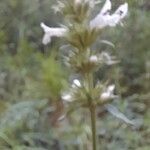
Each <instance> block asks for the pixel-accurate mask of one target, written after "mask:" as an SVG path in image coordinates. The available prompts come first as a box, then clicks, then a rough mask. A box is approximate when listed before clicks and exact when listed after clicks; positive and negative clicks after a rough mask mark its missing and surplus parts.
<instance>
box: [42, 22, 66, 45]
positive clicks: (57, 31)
mask: <svg viewBox="0 0 150 150" xmlns="http://www.w3.org/2000/svg"><path fill="white" fill-rule="evenodd" d="M41 27H42V28H43V30H44V32H45V35H44V37H43V44H45V45H46V44H48V43H49V42H51V37H53V36H56V37H63V36H64V35H65V33H66V32H67V29H65V28H50V27H48V26H47V25H45V24H44V23H43V22H42V23H41Z"/></svg>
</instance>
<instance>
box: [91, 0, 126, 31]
mask: <svg viewBox="0 0 150 150" xmlns="http://www.w3.org/2000/svg"><path fill="white" fill-rule="evenodd" d="M110 10H111V2H110V0H106V2H105V4H104V6H103V8H102V10H101V11H100V13H99V14H98V15H97V16H96V17H95V18H94V19H93V20H91V22H90V26H91V28H95V27H96V28H100V29H101V28H104V27H106V26H111V27H114V26H116V25H117V24H119V23H121V21H122V19H123V18H124V17H125V16H126V15H127V12H128V4H127V3H125V4H123V5H120V6H119V8H118V9H117V10H116V11H115V13H114V14H112V15H110Z"/></svg>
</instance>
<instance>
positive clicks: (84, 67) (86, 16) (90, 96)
mask: <svg viewBox="0 0 150 150" xmlns="http://www.w3.org/2000/svg"><path fill="white" fill-rule="evenodd" d="M98 2H99V1H96V0H63V1H58V4H57V5H56V6H54V7H53V8H54V10H55V12H60V13H61V14H62V15H63V16H64V18H65V21H66V22H65V23H66V25H65V26H64V25H63V26H62V27H57V28H54V27H48V26H47V25H45V24H44V23H43V22H42V23H41V27H42V28H43V30H44V32H45V34H44V37H43V44H45V45H46V44H48V43H49V42H51V38H52V37H54V36H55V37H63V38H64V39H65V40H66V41H67V42H68V44H69V45H71V46H72V48H71V50H70V51H69V52H68V56H67V57H65V58H66V59H65V63H66V64H67V66H68V67H70V69H71V70H72V73H73V74H77V75H78V76H79V79H74V80H73V81H72V84H71V86H70V89H68V90H67V91H66V92H65V91H63V92H62V100H63V101H64V103H66V102H67V103H70V104H72V105H73V106H75V104H78V106H80V107H85V108H87V109H88V110H89V111H90V114H91V129H92V142H93V150H96V149H97V144H96V139H97V137H96V107H97V106H98V105H100V106H102V107H106V109H108V111H109V112H110V113H112V114H113V115H115V116H116V117H118V118H120V119H122V120H124V121H125V122H126V123H130V124H133V122H132V121H130V120H129V119H128V118H126V117H125V116H124V115H123V114H122V113H120V112H119V111H118V110H117V109H116V108H114V107H113V106H112V105H110V104H108V103H110V102H111V100H112V99H115V98H118V96H117V95H115V94H114V89H115V85H114V84H110V85H109V84H108V82H105V83H102V82H100V81H95V79H94V73H95V72H96V71H97V70H98V69H99V68H100V67H101V66H102V65H113V64H116V63H118V61H117V60H116V58H115V57H114V56H110V55H109V54H108V53H106V52H101V53H96V52H95V51H93V50H92V49H91V45H92V44H93V43H94V42H95V41H96V39H97V37H98V36H99V35H100V33H101V32H102V30H103V29H104V28H105V27H115V26H116V25H118V24H122V20H123V19H124V18H125V16H126V15H127V12H128V4H127V3H124V4H122V5H120V6H119V7H118V9H117V10H116V11H115V12H114V13H112V14H111V13H110V11H111V1H110V0H106V2H105V4H104V6H103V7H102V9H101V11H100V12H99V13H98V15H96V17H94V18H93V19H90V17H91V12H92V10H93V9H94V7H95V5H96V4H97V3H98ZM67 106H68V105H67ZM68 107H69V106H68Z"/></svg>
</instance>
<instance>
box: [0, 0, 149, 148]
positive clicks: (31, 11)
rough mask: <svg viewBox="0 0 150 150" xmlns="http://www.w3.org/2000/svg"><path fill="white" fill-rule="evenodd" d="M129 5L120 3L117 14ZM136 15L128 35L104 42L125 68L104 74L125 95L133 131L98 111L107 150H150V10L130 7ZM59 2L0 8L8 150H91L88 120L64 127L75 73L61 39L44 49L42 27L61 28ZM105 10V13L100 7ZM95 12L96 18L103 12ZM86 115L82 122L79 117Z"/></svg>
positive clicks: (16, 0) (139, 4) (0, 120)
mask: <svg viewBox="0 0 150 150" xmlns="http://www.w3.org/2000/svg"><path fill="white" fill-rule="evenodd" d="M121 2H123V0H122V1H120V0H116V1H115V4H116V6H115V5H114V6H113V7H114V8H115V7H117V5H118V3H119V4H120V3H121ZM128 2H129V8H130V12H129V15H128V18H127V19H126V20H125V22H124V27H120V26H118V27H116V28H113V29H108V30H106V32H105V33H104V34H103V35H102V36H101V37H100V39H103V40H109V41H111V42H112V43H113V44H114V45H115V47H110V46H106V45H103V44H102V43H100V42H98V43H97V44H96V45H93V46H97V49H98V48H99V49H100V50H101V49H102V50H106V51H110V53H112V54H114V55H116V56H117V58H118V59H119V60H120V63H119V64H118V65H117V66H115V67H114V68H113V69H109V68H102V69H101V70H100V71H98V73H97V76H98V78H106V77H107V78H109V79H110V80H112V81H114V82H115V84H116V86H117V89H116V93H117V94H119V95H120V97H121V98H120V100H119V101H114V102H113V103H114V104H115V105H117V107H118V108H119V109H120V110H121V111H122V112H124V113H125V114H126V115H127V116H129V118H130V119H135V120H136V121H137V122H138V124H139V125H138V126H137V127H130V126H128V125H126V124H123V123H122V122H120V121H118V120H117V119H116V120H115V119H114V118H113V117H112V116H109V115H107V112H106V111H105V110H101V108H99V109H98V110H97V111H98V116H99V118H98V123H97V125H98V127H99V128H98V133H97V134H98V136H99V143H100V145H101V149H102V150H133V149H136V150H149V149H150V126H149V125H150V116H149V114H150V109H149V108H150V101H149V99H150V41H149V39H150V2H149V0H132V1H131V0H128ZM54 3H55V1H53V0H25V1H23V0H1V1H0V149H1V150H50V149H53V150H64V149H65V150H83V149H88V147H89V138H88V136H89V135H90V134H91V132H90V127H89V126H88V125H87V123H86V122H88V120H86V115H87V113H88V112H86V113H85V112H82V111H81V110H78V111H77V112H72V113H71V116H69V121H67V120H66V119H64V120H63V121H59V122H58V123H54V122H56V120H57V119H59V118H58V116H60V115H61V114H62V112H63V109H64V108H63V107H62V104H61V102H60V93H61V91H62V90H63V89H65V88H66V87H67V78H68V77H67V76H68V72H69V71H68V70H67V69H66V68H65V65H63V58H62V57H61V55H62V53H63V55H64V53H65V52H62V51H61V50H59V49H58V47H59V46H60V42H61V41H60V40H59V42H58V41H56V39H53V41H52V44H51V45H49V46H48V47H47V46H46V47H44V46H43V45H42V43H41V39H42V36H43V33H42V29H41V28H40V22H41V21H44V22H45V23H47V24H48V25H50V26H57V25H58V23H60V22H61V17H60V16H58V15H56V14H54V13H53V10H52V9H51V7H52V4H54ZM99 7H100V6H99ZM99 7H97V8H96V9H95V12H96V11H98V10H99ZM79 114H81V115H79Z"/></svg>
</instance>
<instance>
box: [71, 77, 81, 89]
mask: <svg viewBox="0 0 150 150" xmlns="http://www.w3.org/2000/svg"><path fill="white" fill-rule="evenodd" d="M76 87H81V83H80V81H79V80H78V79H74V80H73V84H72V88H76Z"/></svg>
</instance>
